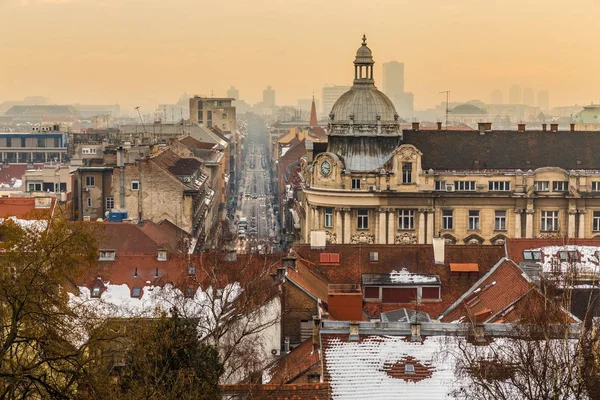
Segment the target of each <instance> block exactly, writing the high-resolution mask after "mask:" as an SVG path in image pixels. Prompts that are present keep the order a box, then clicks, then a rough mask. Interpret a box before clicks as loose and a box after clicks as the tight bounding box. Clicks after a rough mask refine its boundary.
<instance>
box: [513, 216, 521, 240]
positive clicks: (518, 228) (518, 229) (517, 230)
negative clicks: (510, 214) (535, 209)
mask: <svg viewBox="0 0 600 400" xmlns="http://www.w3.org/2000/svg"><path fill="white" fill-rule="evenodd" d="M522 212H523V210H514V213H515V233H514V237H515V238H516V239H520V238H521V213H522Z"/></svg>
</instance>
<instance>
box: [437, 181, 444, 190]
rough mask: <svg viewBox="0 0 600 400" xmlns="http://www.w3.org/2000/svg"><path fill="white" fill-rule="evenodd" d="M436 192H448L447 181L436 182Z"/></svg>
mask: <svg viewBox="0 0 600 400" xmlns="http://www.w3.org/2000/svg"><path fill="white" fill-rule="evenodd" d="M435 190H438V191H439V190H442V191H443V190H446V181H435Z"/></svg>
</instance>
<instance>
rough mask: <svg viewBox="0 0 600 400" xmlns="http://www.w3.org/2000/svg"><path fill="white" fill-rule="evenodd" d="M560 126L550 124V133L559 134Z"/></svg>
mask: <svg viewBox="0 0 600 400" xmlns="http://www.w3.org/2000/svg"><path fill="white" fill-rule="evenodd" d="M557 131H558V124H550V132H557Z"/></svg>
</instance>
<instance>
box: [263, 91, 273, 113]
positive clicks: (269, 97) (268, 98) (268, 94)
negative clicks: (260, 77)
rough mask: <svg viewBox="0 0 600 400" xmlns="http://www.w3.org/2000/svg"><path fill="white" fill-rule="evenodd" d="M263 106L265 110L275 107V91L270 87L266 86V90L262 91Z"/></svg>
mask: <svg viewBox="0 0 600 400" xmlns="http://www.w3.org/2000/svg"><path fill="white" fill-rule="evenodd" d="M263 105H264V106H265V107H266V108H273V107H275V90H273V89H271V86H267V88H266V89H265V90H263Z"/></svg>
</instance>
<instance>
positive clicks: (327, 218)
mask: <svg viewBox="0 0 600 400" xmlns="http://www.w3.org/2000/svg"><path fill="white" fill-rule="evenodd" d="M323 226H324V227H325V228H331V227H333V208H332V207H325V212H324V218H323Z"/></svg>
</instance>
